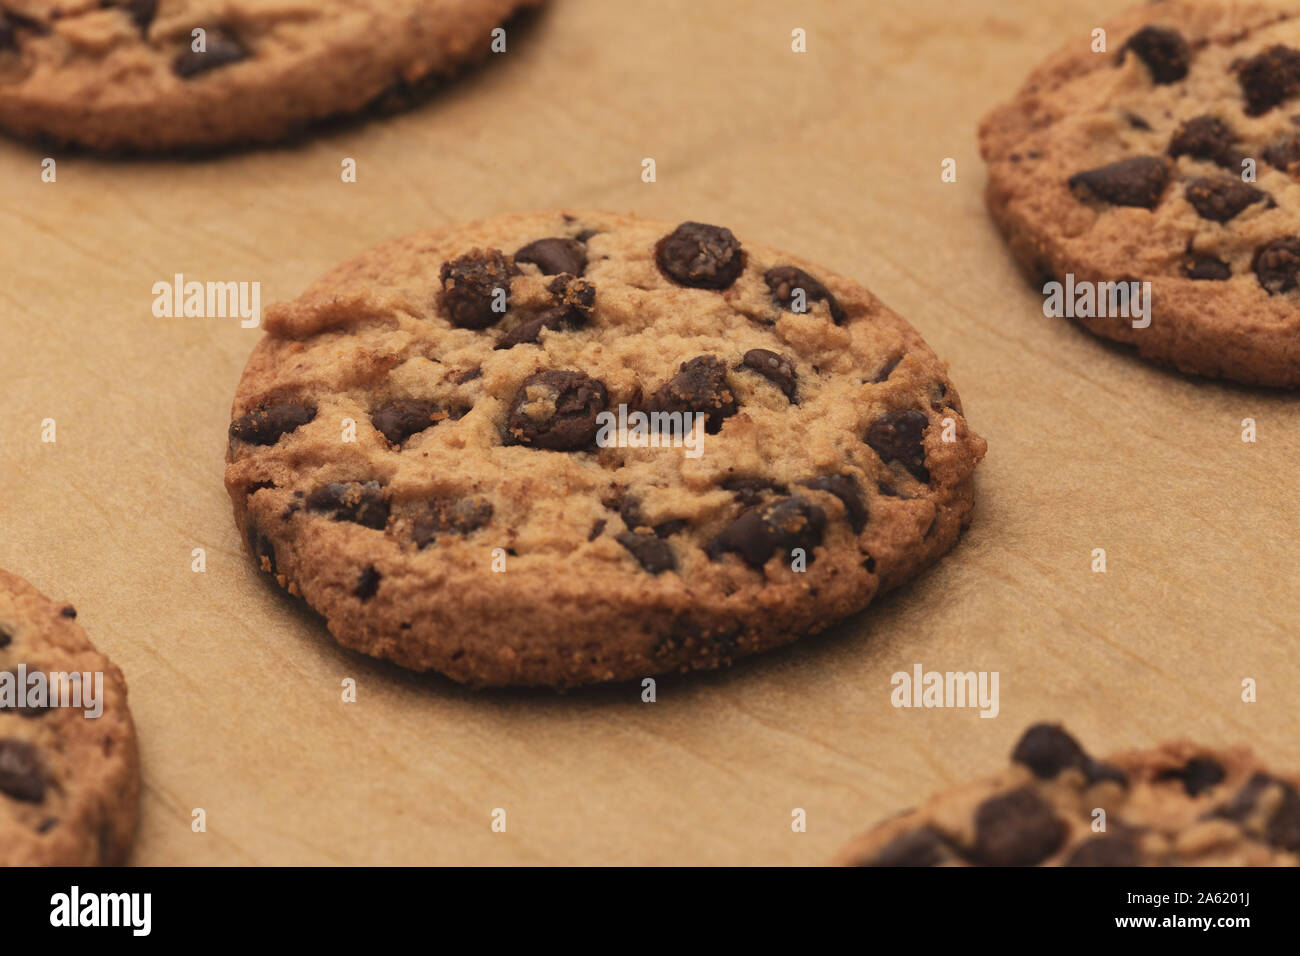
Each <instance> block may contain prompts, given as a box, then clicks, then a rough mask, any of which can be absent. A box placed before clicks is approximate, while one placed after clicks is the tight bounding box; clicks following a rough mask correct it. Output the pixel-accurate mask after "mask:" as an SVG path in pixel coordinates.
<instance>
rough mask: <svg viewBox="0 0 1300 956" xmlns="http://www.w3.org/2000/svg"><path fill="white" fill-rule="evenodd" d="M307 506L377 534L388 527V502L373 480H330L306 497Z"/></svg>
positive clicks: (377, 483)
mask: <svg viewBox="0 0 1300 956" xmlns="http://www.w3.org/2000/svg"><path fill="white" fill-rule="evenodd" d="M307 507H308V508H310V509H311V510H312V511H322V512H328V513H330V516H331V517H332V518H333V519H334V520H335V521H351V522H354V523H356V524H359V525H362V526H363V527H366V528H375V529H376V530H380V531H382V530H383V529H384V526H385V525H387V524H388V502H387V501H385V500H384V489H383V487H382V486H380V484H379V482H377V481H367V482H364V483H363V482H360V481H332V482H330V483H329V484H328V485H323V486H321V487H320V488H317V489H316V490H315V491H313V492H312V493H311V494H310V495H308V496H307Z"/></svg>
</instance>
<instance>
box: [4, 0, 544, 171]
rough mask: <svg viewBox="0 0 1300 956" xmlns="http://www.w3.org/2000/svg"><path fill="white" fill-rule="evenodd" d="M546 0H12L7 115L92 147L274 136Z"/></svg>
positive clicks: (387, 84) (421, 74)
mask: <svg viewBox="0 0 1300 956" xmlns="http://www.w3.org/2000/svg"><path fill="white" fill-rule="evenodd" d="M540 2H541V0H369V2H357V0H314V2H311V3H304V2H297V0H273V2H266V0H224V2H218V0H13V2H8V3H5V4H3V5H2V6H3V10H0V127H3V128H5V129H7V130H9V131H10V132H12V133H16V134H18V135H20V136H24V137H40V138H42V139H50V140H53V141H55V142H58V143H66V144H74V145H80V146H85V147H89V148H92V149H96V150H168V149H176V148H185V147H210V146H221V145H227V144H246V143H259V142H269V141H273V140H278V139H282V138H284V137H285V136H288V135H290V134H293V133H295V132H297V131H299V130H301V129H302V128H304V127H306V126H308V125H310V124H311V123H313V122H315V121H318V120H323V119H326V118H329V117H334V116H340V115H344V114H348V113H354V112H356V111H358V110H362V109H364V108H367V107H369V106H372V105H377V106H380V107H381V108H387V107H390V106H396V105H401V104H402V103H405V102H407V101H409V100H411V99H414V98H416V97H418V96H419V95H421V94H422V93H423V92H424V91H426V90H427V89H428V88H430V87H431V86H432V85H433V84H434V82H436V81H437V80H438V79H439V78H441V77H444V76H446V75H447V74H449V73H450V72H452V71H453V70H454V69H455V68H456V67H458V66H460V65H462V64H465V63H467V62H470V61H473V60H478V59H481V58H483V57H485V56H487V55H488V53H489V51H490V49H491V42H492V37H491V31H492V30H493V29H494V28H496V27H497V26H499V25H500V24H501V22H502V21H503V20H504V19H505V18H506V17H508V16H509V15H510V14H511V13H512V12H514V11H515V10H517V9H520V8H523V7H529V6H535V5H537V4H538V3H540ZM196 30H202V31H203V33H202V42H201V43H200V42H199V41H198V40H196V39H195V36H194V31H196ZM196 46H199V47H200V48H201V49H200V50H199V51H196V50H195V47H196Z"/></svg>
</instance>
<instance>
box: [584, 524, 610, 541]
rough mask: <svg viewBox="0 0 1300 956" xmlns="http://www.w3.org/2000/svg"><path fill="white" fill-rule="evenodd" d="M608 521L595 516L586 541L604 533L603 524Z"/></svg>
mask: <svg viewBox="0 0 1300 956" xmlns="http://www.w3.org/2000/svg"><path fill="white" fill-rule="evenodd" d="M606 524H608V522H607V521H606V520H605V519H604V518H597V519H596V523H595V524H593V525H592V526H591V532H590V533H589V534H588V535H587V540H588V541H595V540H596V539H597V538H599V537H600V536H601V535H602V534H604V533H605V525H606Z"/></svg>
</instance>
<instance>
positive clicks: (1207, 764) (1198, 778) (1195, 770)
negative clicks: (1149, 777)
mask: <svg viewBox="0 0 1300 956" xmlns="http://www.w3.org/2000/svg"><path fill="white" fill-rule="evenodd" d="M1225 776H1226V775H1225V774H1224V772H1223V767H1222V766H1220V765H1219V762H1218V761H1217V760H1212V759H1210V758H1209V757H1193V758H1192V759H1191V760H1189V761H1187V763H1186V764H1184V765H1183V766H1182V767H1178V768H1176V769H1173V770H1166V771H1165V772H1164V773H1162V774H1160V776H1159V778H1158V779H1160V780H1181V781H1182V783H1183V789H1184V790H1185V791H1187V795H1188V796H1189V797H1195V796H1198V795H1200V794H1201V793H1204V792H1205V791H1206V790H1209V789H1211V788H1212V787H1214V786H1216V785H1217V784H1220V783H1222V782H1223V780H1224V777H1225Z"/></svg>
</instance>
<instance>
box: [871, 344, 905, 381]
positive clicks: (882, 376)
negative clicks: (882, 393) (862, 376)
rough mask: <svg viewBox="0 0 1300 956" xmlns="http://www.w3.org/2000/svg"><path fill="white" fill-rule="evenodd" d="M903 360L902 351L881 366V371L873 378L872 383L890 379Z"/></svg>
mask: <svg viewBox="0 0 1300 956" xmlns="http://www.w3.org/2000/svg"><path fill="white" fill-rule="evenodd" d="M901 361H903V353H901V352H900V353H899V354H898V355H895V356H894V357H893V358H891V359H890V360H889V361H888V362H886V363H885V364H884V365H882V366H880V371H879V372H877V373H876V377H875V378H873V379H872V380H871V382H872V384H874V385H879V384H880V383H881V382H884V381H886V380H888V378H889V376H890V375H891V374H892V373H893V371H894V369H896V368H898V363H899V362H901Z"/></svg>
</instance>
